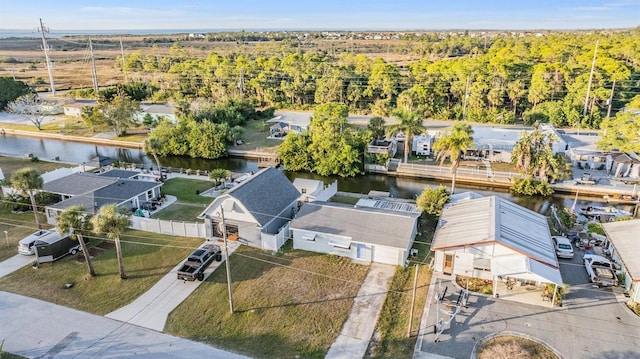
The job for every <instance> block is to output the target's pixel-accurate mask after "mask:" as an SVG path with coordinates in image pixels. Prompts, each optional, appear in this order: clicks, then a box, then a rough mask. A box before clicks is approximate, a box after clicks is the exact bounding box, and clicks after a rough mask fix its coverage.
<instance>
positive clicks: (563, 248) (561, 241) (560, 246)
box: [551, 236, 573, 259]
mask: <svg viewBox="0 0 640 359" xmlns="http://www.w3.org/2000/svg"><path fill="white" fill-rule="evenodd" d="M551 238H553V244H554V245H555V248H556V255H557V256H558V258H569V259H570V258H573V246H572V245H571V241H570V240H569V239H568V238H566V237H559V236H553V237H551Z"/></svg>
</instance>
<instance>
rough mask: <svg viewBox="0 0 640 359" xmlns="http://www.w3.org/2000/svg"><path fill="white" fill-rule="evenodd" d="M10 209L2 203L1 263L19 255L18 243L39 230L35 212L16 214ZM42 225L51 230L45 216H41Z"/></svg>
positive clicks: (0, 230)
mask: <svg viewBox="0 0 640 359" xmlns="http://www.w3.org/2000/svg"><path fill="white" fill-rule="evenodd" d="M10 208H11V207H8V208H7V207H6V206H5V205H4V203H0V261H3V260H5V259H7V258H9V257H13V256H14V255H16V254H18V242H19V241H20V240H21V239H22V238H24V237H26V236H28V235H29V234H31V233H33V232H35V231H37V230H38V228H37V227H36V224H35V223H36V222H35V218H34V216H33V212H26V213H20V214H14V213H11V209H10ZM40 223H42V224H43V227H44V228H49V226H48V225H47V220H46V218H45V217H44V215H43V214H41V215H40ZM5 231H7V233H6V234H5V233H4V232H5ZM7 239H8V241H9V244H7Z"/></svg>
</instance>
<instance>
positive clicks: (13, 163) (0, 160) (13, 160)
mask: <svg viewBox="0 0 640 359" xmlns="http://www.w3.org/2000/svg"><path fill="white" fill-rule="evenodd" d="M25 167H30V168H33V169H35V170H36V171H38V172H39V173H40V174H42V173H45V172H49V171H53V170H55V169H58V168H61V167H73V166H72V165H68V164H64V163H58V162H46V161H32V160H31V159H29V158H17V157H3V156H0V168H2V173H4V176H5V178H6V179H10V178H11V176H12V175H13V174H14V173H15V172H16V171H17V170H19V169H22V168H25Z"/></svg>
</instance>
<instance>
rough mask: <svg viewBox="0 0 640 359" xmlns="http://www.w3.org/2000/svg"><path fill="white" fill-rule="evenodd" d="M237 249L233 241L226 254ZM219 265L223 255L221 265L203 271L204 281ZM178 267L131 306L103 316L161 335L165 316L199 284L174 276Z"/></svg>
mask: <svg viewBox="0 0 640 359" xmlns="http://www.w3.org/2000/svg"><path fill="white" fill-rule="evenodd" d="M239 246H240V244H239V243H237V242H231V243H229V254H231V253H233V252H234V251H235V250H236V249H237V248H238V247H239ZM223 250H224V249H223ZM221 265H224V255H223V259H222V262H216V261H213V262H212V263H211V265H210V266H209V267H208V268H207V269H206V270H205V272H204V274H205V278H208V277H209V276H210V275H211V273H213V272H214V271H215V270H216V269H217V268H218V267H220V266H221ZM181 266H182V262H181V263H180V264H178V265H177V266H176V267H174V268H173V269H171V271H170V272H169V273H167V275H165V276H164V277H163V278H162V279H160V280H159V281H158V283H156V284H155V285H154V286H153V287H151V289H149V290H148V291H146V292H145V293H144V294H142V295H141V296H140V297H138V298H137V299H136V300H134V301H133V302H131V304H129V305H126V306H124V307H122V308H120V309H118V310H115V311H113V312H111V313H109V314H107V315H106V316H107V317H108V318H112V319H116V320H119V321H122V322H126V323H130V324H135V325H139V326H141V327H145V328H149V329H153V330H157V331H160V332H162V331H163V330H164V326H165V323H166V322H167V318H168V316H169V313H171V311H173V310H174V309H175V308H176V307H177V306H178V305H180V303H182V302H183V301H184V300H185V299H187V297H189V295H190V294H191V293H193V291H194V290H196V288H198V286H200V283H201V282H199V281H193V282H187V281H181V280H178V279H177V278H176V276H177V272H178V269H179V268H180V267H181ZM223 270H224V269H223Z"/></svg>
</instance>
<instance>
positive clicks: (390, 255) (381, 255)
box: [372, 246, 404, 265]
mask: <svg viewBox="0 0 640 359" xmlns="http://www.w3.org/2000/svg"><path fill="white" fill-rule="evenodd" d="M402 252H404V251H402V250H401V249H398V248H391V247H385V246H373V257H372V260H373V261H374V262H377V263H385V264H393V265H404V258H403V255H402Z"/></svg>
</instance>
